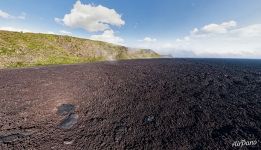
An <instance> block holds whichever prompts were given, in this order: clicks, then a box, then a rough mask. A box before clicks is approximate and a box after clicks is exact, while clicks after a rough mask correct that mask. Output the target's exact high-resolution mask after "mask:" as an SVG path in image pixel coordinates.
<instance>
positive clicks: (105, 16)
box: [55, 1, 125, 32]
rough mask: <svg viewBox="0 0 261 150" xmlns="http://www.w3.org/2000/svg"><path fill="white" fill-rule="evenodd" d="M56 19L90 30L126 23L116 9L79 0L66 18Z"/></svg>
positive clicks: (96, 30)
mask: <svg viewBox="0 0 261 150" xmlns="http://www.w3.org/2000/svg"><path fill="white" fill-rule="evenodd" d="M55 21H56V22H58V23H62V24H64V25H65V26H68V27H72V28H83V29H85V30H86V31H89V32H98V31H105V30H109V29H111V28H110V26H118V27H120V26H122V25H124V24H125V22H124V20H122V19H121V15H120V14H118V13H117V12H116V11H115V10H114V9H109V8H107V7H104V6H102V5H98V6H95V5H92V4H82V3H81V2H80V1H77V2H76V3H75V4H74V6H73V9H72V10H71V12H70V13H69V14H66V15H65V16H64V18H62V19H60V18H55Z"/></svg>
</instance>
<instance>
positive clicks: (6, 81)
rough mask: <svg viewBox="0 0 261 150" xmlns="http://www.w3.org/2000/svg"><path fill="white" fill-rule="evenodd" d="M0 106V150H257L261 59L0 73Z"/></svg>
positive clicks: (165, 61) (164, 61)
mask: <svg viewBox="0 0 261 150" xmlns="http://www.w3.org/2000/svg"><path fill="white" fill-rule="evenodd" d="M0 108H1V109H0V149H3V150H5V149H15V150H17V149H44V150H48V149H57V150H58V149H59V150H60V149H68V150H73V149H90V150H94V149H171V150H172V149H180V150H182V149H183V150H187V149H220V150H222V149H240V148H241V149H260V148H261V142H260V140H261V60H229V59H152V60H128V61H118V62H100V63H92V64H79V65H64V66H52V67H39V68H28V69H3V70H0ZM241 140H246V141H253V140H256V141H257V144H256V145H252V146H243V147H232V144H233V142H234V141H241Z"/></svg>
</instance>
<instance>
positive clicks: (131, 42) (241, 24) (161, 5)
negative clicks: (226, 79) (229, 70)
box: [0, 0, 261, 58]
mask: <svg viewBox="0 0 261 150" xmlns="http://www.w3.org/2000/svg"><path fill="white" fill-rule="evenodd" d="M78 2H79V3H78V4H77V6H76V3H77V2H76V0H64V1H54V0H45V1H35V0H8V1H1V2H0V29H2V30H3V29H6V30H18V31H19V30H24V31H28V32H43V33H55V34H68V35H71V36H79V37H84V38H92V39H95V40H103V41H107V42H112V43H117V44H122V45H126V46H130V47H137V48H140V47H141V48H151V49H156V51H157V52H159V53H162V54H172V55H174V56H177V57H215V56H216V57H247V58H259V57H261V52H260V51H261V49H260V48H261V45H260V44H258V43H259V42H258V41H259V40H261V38H260V36H259V33H260V34H261V29H260V28H261V25H260V24H261V1H260V0H247V1H246V0H215V1H214V0H212V1H210V0H164V1H162V0H124V1H123V0H81V1H78ZM98 6H101V7H100V8H98ZM72 10H74V12H75V13H72ZM96 11H97V12H96ZM92 12H93V13H92ZM66 14H67V15H68V16H67V18H66V17H65V15H66ZM79 15H80V16H84V17H85V18H86V17H87V19H86V20H85V21H84V17H83V18H79ZM88 17H89V18H88ZM55 18H56V19H55ZM77 18H78V19H79V20H77ZM95 19H96V20H95ZM99 19H100V20H99ZM100 21H104V22H103V24H96V23H97V22H100ZM104 25H106V27H105V26H104ZM195 29H196V30H197V32H192V31H193V30H195ZM196 30H195V31H196ZM253 31H256V33H255V34H253V33H252V32H253ZM250 33H251V37H249V36H248V35H249V34H250ZM204 37H205V38H204ZM231 39H233V40H231ZM205 43H208V44H205ZM209 43H210V44H209ZM237 43H241V44H237ZM242 43H245V45H244V44H243V45H242ZM260 43H261V42H260ZM223 44H224V45H225V46H223V47H221V46H220V45H223ZM213 47H215V48H213ZM228 48H230V49H228Z"/></svg>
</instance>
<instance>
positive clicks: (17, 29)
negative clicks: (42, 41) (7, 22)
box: [0, 27, 32, 32]
mask: <svg viewBox="0 0 261 150" xmlns="http://www.w3.org/2000/svg"><path fill="white" fill-rule="evenodd" d="M0 30H5V31H14V32H32V31H30V30H28V29H25V28H16V27H0Z"/></svg>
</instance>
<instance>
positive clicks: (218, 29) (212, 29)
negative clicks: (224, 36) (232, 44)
mask: <svg viewBox="0 0 261 150" xmlns="http://www.w3.org/2000/svg"><path fill="white" fill-rule="evenodd" d="M236 26H237V23H236V22H235V21H233V20H232V21H229V22H223V23H221V24H214V23H213V24H209V25H206V26H204V27H203V28H201V30H200V31H202V32H205V33H227V31H228V30H229V29H232V28H234V27H236Z"/></svg>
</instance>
